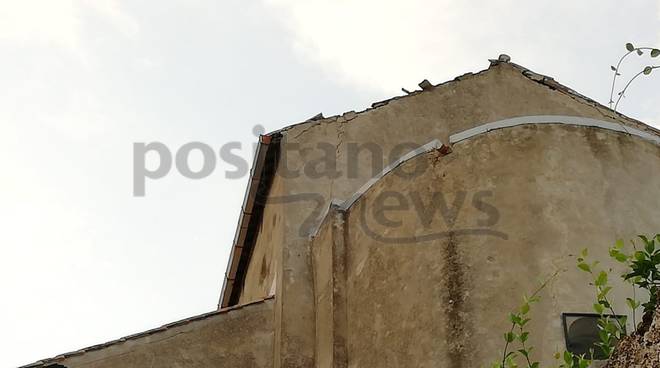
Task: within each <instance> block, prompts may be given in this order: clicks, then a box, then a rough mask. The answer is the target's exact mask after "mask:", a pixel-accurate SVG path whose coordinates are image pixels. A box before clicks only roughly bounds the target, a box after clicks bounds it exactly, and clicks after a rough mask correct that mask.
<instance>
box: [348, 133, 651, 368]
mask: <svg viewBox="0 0 660 368" xmlns="http://www.w3.org/2000/svg"><path fill="white" fill-rule="evenodd" d="M415 165H422V166H425V167H426V168H427V169H426V170H425V171H424V173H423V174H421V175H419V176H417V177H415V178H414V179H409V178H402V177H399V176H398V175H397V172H401V170H404V171H406V170H407V171H408V172H409V171H411V170H412V168H413V167H415ZM658 169H660V147H659V146H658V145H655V144H652V143H649V142H646V141H642V140H640V139H638V138H633V137H629V136H626V135H625V134H620V133H615V132H608V131H604V130H600V129H596V128H585V127H571V126H565V125H552V126H547V125H546V126H534V125H529V126H520V127H515V128H509V129H503V130H499V131H493V132H489V133H487V134H484V135H481V136H477V137H474V138H472V139H469V140H467V141H464V142H461V143H458V144H456V145H455V146H454V147H453V152H452V153H450V154H448V155H446V156H442V155H440V154H439V153H431V154H427V155H424V156H420V157H418V158H417V159H414V160H412V161H410V162H408V163H406V164H405V165H403V166H402V167H400V168H398V169H396V170H395V172H393V173H392V174H390V175H388V176H386V177H385V178H384V179H383V180H381V181H380V182H378V183H377V184H376V185H375V186H374V187H373V188H372V189H371V190H369V191H368V192H367V193H366V195H365V196H364V197H363V198H362V199H361V200H360V201H359V202H357V203H356V204H355V205H354V206H353V207H352V208H351V209H350V213H349V215H348V222H347V231H348V240H347V244H346V249H347V252H348V254H347V270H348V273H347V280H348V281H347V300H348V326H349V328H348V336H349V339H348V357H349V358H348V361H349V366H351V367H399V366H415V367H438V366H442V367H449V368H454V367H479V366H483V365H485V364H486V363H488V362H489V360H491V359H493V358H496V357H497V355H498V352H499V351H500V350H501V348H502V346H501V345H502V339H501V332H503V331H505V330H506V329H507V327H508V322H507V319H506V316H507V314H508V312H510V311H511V310H512V309H514V308H515V307H516V306H517V305H518V304H519V302H520V298H521V294H522V293H524V292H531V291H532V290H533V289H534V288H535V287H536V286H537V285H538V284H539V281H540V280H541V279H542V278H543V277H544V276H547V275H549V274H550V273H552V272H553V270H555V269H558V268H559V269H561V268H565V269H567V270H568V271H567V272H564V273H561V274H560V275H559V277H558V278H557V279H556V280H555V281H554V282H553V283H552V284H551V286H550V287H549V288H548V289H547V290H546V291H545V292H544V293H543V294H542V297H543V299H544V300H543V302H542V303H541V304H539V305H538V306H537V307H535V310H534V313H533V320H532V323H531V327H530V329H531V330H532V331H533V334H532V336H533V338H532V341H531V343H532V344H533V345H535V346H536V349H537V353H538V354H540V357H542V358H543V359H542V360H543V362H544V363H547V364H550V363H551V362H552V359H551V356H552V354H553V353H554V352H555V351H557V350H561V349H563V348H564V340H563V334H562V327H561V318H560V315H561V313H562V312H590V311H591V305H592V303H593V298H592V296H593V291H592V289H591V287H590V286H589V285H588V282H589V280H588V279H587V278H586V277H585V276H584V274H582V273H581V272H579V271H577V270H575V267H574V260H573V259H571V258H570V257H568V255H569V254H576V253H578V252H579V251H580V249H582V248H584V247H589V248H591V250H592V254H594V255H598V258H600V259H601V261H603V262H604V263H603V265H604V267H613V268H614V269H615V273H616V272H617V269H616V267H617V265H615V264H611V263H610V262H609V261H608V260H607V247H608V246H610V245H611V244H612V243H613V241H614V240H615V239H618V238H622V239H628V238H632V237H634V236H635V235H636V234H639V233H650V232H653V233H654V231H655V229H658V228H660V177H659V176H658V175H653V174H652V173H653V172H657V170H658ZM387 192H389V193H396V195H401V197H399V198H400V200H392V199H390V200H389V201H386V202H385V204H387V205H392V206H395V207H392V208H394V209H392V208H390V209H389V210H386V211H385V216H386V217H385V219H386V220H387V221H392V222H393V223H392V224H389V225H388V226H383V224H382V223H383V222H384V220H383V218H382V217H378V216H379V215H378V213H379V211H378V210H377V209H378V203H382V202H379V196H381V195H383V194H384V193H387ZM479 193H491V194H492V195H490V196H485V197H481V198H480V199H479V200H480V201H481V202H483V203H485V204H486V205H487V206H492V208H491V209H488V208H487V207H484V205H483V204H481V205H480V204H479V203H477V202H475V195H477V196H478V195H479ZM434 195H436V198H435V209H436V210H437V212H435V214H434V215H433V216H426V217H424V216H423V215H424V211H430V209H431V208H432V206H431V203H433V202H434V200H433V196H434ZM438 195H440V196H442V197H443V198H444V200H445V201H446V208H444V210H443V206H442V204H441V202H440V201H441V199H440V197H437V196H438ZM461 196H464V197H465V200H464V202H460V201H458V202H456V198H460V197H461ZM415 197H416V198H418V202H417V203H418V207H417V208H416V207H415V199H414V198H415ZM382 198H384V197H380V200H382ZM419 200H421V202H420V201H419ZM419 203H422V204H423V205H422V206H421V207H420V206H419ZM460 203H462V204H461V205H459V204H460ZM452 209H454V210H455V211H454V213H453V214H452ZM493 209H494V210H495V211H496V213H497V215H496V216H493V212H492V210H493ZM420 211H421V212H420ZM443 212H444V217H443ZM381 213H382V212H381ZM429 213H430V212H427V215H428V214H429ZM420 217H421V218H420ZM452 217H455V222H453V225H452V224H451V221H447V219H448V218H449V219H451V218H452ZM379 218H380V220H379ZM477 229H480V230H481V232H478V231H475V230H477ZM465 230H473V231H471V232H467V233H466V231H465ZM486 231H493V232H492V233H488V232H486ZM498 233H501V234H500V235H498ZM504 235H505V236H504ZM614 285H616V286H618V288H616V293H615V294H614V295H613V296H614V297H613V298H612V299H614V300H616V301H617V307H618V308H617V309H618V310H619V311H624V310H626V308H625V307H624V304H623V303H621V302H625V297H626V296H629V295H627V293H628V291H629V287H624V286H623V285H620V284H618V285H617V283H616V282H615V283H614ZM475 347H478V348H475Z"/></svg>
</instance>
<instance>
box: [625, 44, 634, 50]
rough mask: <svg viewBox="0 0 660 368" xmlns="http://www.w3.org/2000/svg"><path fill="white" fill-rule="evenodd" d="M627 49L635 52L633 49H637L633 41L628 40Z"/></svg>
mask: <svg viewBox="0 0 660 368" xmlns="http://www.w3.org/2000/svg"><path fill="white" fill-rule="evenodd" d="M626 50H628V51H630V52H633V51H635V46H633V44H632V43H630V42H628V43H627V44H626Z"/></svg>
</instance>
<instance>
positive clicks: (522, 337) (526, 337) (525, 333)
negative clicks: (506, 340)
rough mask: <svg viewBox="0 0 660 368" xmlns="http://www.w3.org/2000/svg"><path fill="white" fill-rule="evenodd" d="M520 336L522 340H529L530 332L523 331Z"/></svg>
mask: <svg viewBox="0 0 660 368" xmlns="http://www.w3.org/2000/svg"><path fill="white" fill-rule="evenodd" d="M519 338H520V341H521V342H525V341H527V339H529V332H527V331H525V332H523V333H521V334H520V336H519Z"/></svg>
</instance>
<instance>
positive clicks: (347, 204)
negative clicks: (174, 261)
mask: <svg viewBox="0 0 660 368" xmlns="http://www.w3.org/2000/svg"><path fill="white" fill-rule="evenodd" d="M528 124H564V125H576V126H586V127H594V128H600V129H605V130H611V131H615V132H619V133H624V134H629V135H633V136H636V137H638V138H641V139H643V140H647V141H650V142H652V143H655V144H659V145H660V136H657V135H653V134H651V133H647V132H644V131H641V130H639V129H635V128H632V127H626V126H624V125H623V124H620V123H614V122H608V121H604V120H598V119H592V118H585V117H579V116H566V115H530V116H520V117H515V118H509V119H503V120H498V121H494V122H492V123H486V124H482V125H479V126H477V127H474V128H470V129H467V130H464V131H462V132H459V133H456V134H452V135H450V136H449V144H451V145H453V144H456V143H459V142H462V141H464V140H467V139H470V138H472V137H475V136H477V135H480V134H484V133H488V132H490V131H492V130H497V129H504V128H511V127H516V126H519V125H528ZM441 147H442V143H441V142H440V141H439V140H437V139H434V140H432V141H431V142H429V143H427V144H425V145H423V146H421V147H419V148H417V149H416V150H413V151H411V152H409V153H407V154H405V155H403V156H401V157H400V158H399V159H398V160H396V161H395V162H393V163H392V164H390V165H388V166H387V167H385V168H384V169H383V171H381V172H380V173H379V174H378V175H376V176H374V177H373V178H371V179H369V181H367V182H366V183H364V185H362V186H361V187H360V189H358V190H357V191H355V193H353V195H352V196H351V197H349V198H348V199H346V200H345V201H343V202H341V200H338V199H332V200H331V201H330V205H329V206H328V208H327V209H326V210H325V211H324V213H323V215H322V216H321V217H320V218H319V220H318V222H317V225H316V226H315V227H313V228H312V229H311V231H310V237H314V236H316V234H317V233H318V231H319V230H320V227H321V225H322V224H323V222H324V221H325V217H326V216H327V214H328V211H329V210H330V208H331V207H333V206H334V207H336V208H337V209H338V210H339V211H347V210H348V209H350V208H351V207H352V206H353V204H355V202H357V200H358V199H360V198H361V197H362V196H363V195H364V194H365V193H366V192H367V191H369V189H371V187H372V186H374V185H375V184H376V183H377V182H378V181H379V180H380V179H382V178H383V177H384V176H386V175H387V174H389V173H390V172H391V171H393V170H394V169H396V168H397V167H399V166H401V165H402V164H404V163H405V162H406V161H409V160H412V159H413V158H415V157H417V156H419V155H422V154H425V153H428V152H430V151H432V150H434V149H439V148H441Z"/></svg>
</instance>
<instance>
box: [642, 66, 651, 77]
mask: <svg viewBox="0 0 660 368" xmlns="http://www.w3.org/2000/svg"><path fill="white" fill-rule="evenodd" d="M652 71H653V68H651V67H650V66H647V67H646V68H644V72H643V73H644V75H649V74H651V72H652Z"/></svg>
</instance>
